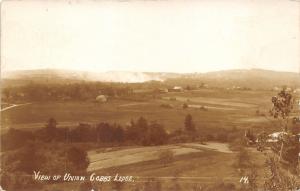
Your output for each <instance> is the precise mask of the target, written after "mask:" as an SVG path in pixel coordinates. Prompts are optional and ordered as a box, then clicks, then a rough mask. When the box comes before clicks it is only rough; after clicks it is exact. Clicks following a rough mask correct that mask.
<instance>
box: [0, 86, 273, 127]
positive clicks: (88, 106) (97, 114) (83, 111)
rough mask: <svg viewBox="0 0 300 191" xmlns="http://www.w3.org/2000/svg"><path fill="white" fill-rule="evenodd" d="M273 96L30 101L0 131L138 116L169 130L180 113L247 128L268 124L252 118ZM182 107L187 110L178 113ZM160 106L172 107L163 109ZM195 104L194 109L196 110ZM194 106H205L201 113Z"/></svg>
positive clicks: (200, 121)
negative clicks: (98, 101)
mask: <svg viewBox="0 0 300 191" xmlns="http://www.w3.org/2000/svg"><path fill="white" fill-rule="evenodd" d="M274 93H275V92H270V91H269V92H268V91H266V92H264V91H226V90H200V91H190V92H178V93H167V94H162V96H161V97H160V98H156V99H149V100H148V101H143V102H137V101H127V100H122V99H111V100H109V101H108V102H107V103H95V102H93V101H84V102H75V101H73V102H70V101H69V102H50V101H49V102H41V103H31V104H27V105H23V106H19V107H15V108H11V109H9V110H5V111H3V112H2V113H1V114H2V117H1V119H2V120H1V121H2V122H1V128H2V129H6V128H11V127H13V128H36V127H43V126H44V124H45V122H46V121H47V120H48V119H49V118H50V117H54V118H55V119H56V120H57V121H58V126H72V125H74V124H78V123H98V122H104V121H107V122H111V123H114V122H116V123H119V124H122V125H126V124H128V123H129V122H130V120H131V119H137V118H138V117H140V116H143V117H145V118H147V119H149V121H152V120H154V121H157V122H159V123H161V124H163V125H164V127H165V128H166V129H168V130H169V131H172V130H176V129H180V128H182V127H183V120H184V117H185V115H186V114H188V113H190V114H192V116H193V118H194V120H195V123H196V124H197V127H198V128H206V129H209V128H225V129H226V128H232V127H238V128H248V127H249V126H251V125H253V122H254V124H255V123H266V124H268V123H269V122H268V120H271V119H266V118H265V117H262V116H256V114H255V112H256V110H258V109H259V111H260V112H261V113H265V114H267V112H268V109H269V108H270V107H271V102H270V97H271V96H272V95H273V94H274ZM170 98H176V100H173V99H170ZM183 103H187V104H188V105H190V108H187V109H183V108H182V104H183ZM162 104H169V105H172V107H173V108H163V107H161V105H162ZM197 106H199V107H197ZM200 106H204V107H206V108H207V111H205V110H201V109H200Z"/></svg>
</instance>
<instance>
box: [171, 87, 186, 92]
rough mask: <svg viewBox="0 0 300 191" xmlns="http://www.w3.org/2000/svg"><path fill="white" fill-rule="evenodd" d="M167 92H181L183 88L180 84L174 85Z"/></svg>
mask: <svg viewBox="0 0 300 191" xmlns="http://www.w3.org/2000/svg"><path fill="white" fill-rule="evenodd" d="M168 91H169V92H183V88H182V87H181V86H174V87H173V88H171V89H169V90H168Z"/></svg>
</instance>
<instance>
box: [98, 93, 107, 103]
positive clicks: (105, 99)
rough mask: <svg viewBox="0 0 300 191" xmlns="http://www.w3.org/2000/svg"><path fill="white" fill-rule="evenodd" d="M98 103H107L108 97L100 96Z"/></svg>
mask: <svg viewBox="0 0 300 191" xmlns="http://www.w3.org/2000/svg"><path fill="white" fill-rule="evenodd" d="M96 102H99V103H104V102H107V97H106V96H105V95H98V96H97V97H96Z"/></svg>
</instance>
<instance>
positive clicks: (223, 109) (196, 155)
mask: <svg viewBox="0 0 300 191" xmlns="http://www.w3.org/2000/svg"><path fill="white" fill-rule="evenodd" d="M274 94H276V92H272V91H234V90H218V89H202V90H197V91H187V92H174V93H165V94H161V95H160V96H159V97H155V98H149V99H148V100H147V101H135V100H130V101H129V100H126V99H122V98H112V99H108V102H106V103H96V102H94V101H93V100H91V101H65V102H63V101H60V102H53V101H49V102H33V103H22V104H20V105H17V106H15V107H11V108H9V109H6V110H4V111H2V112H1V114H2V116H1V128H2V132H5V131H6V130H8V129H9V128H17V129H18V128H19V129H37V128H43V127H45V124H46V121H47V120H48V119H49V118H50V117H53V118H55V119H56V120H57V122H58V127H74V126H77V125H78V124H79V123H90V124H92V125H95V124H97V123H99V122H109V123H118V124H121V125H122V126H126V125H128V124H129V123H130V121H131V120H132V119H133V120H136V119H137V118H138V117H141V116H143V117H145V118H146V119H147V120H148V121H157V122H158V123H160V124H162V125H163V126H164V128H165V129H167V131H168V132H172V131H175V130H178V129H183V128H184V118H185V116H186V115H187V114H191V115H192V116H193V120H194V122H195V124H196V129H198V130H199V131H200V132H203V133H210V134H217V133H219V132H220V131H222V130H226V131H231V132H233V131H237V130H238V131H240V132H242V134H243V132H244V131H245V130H246V129H252V130H254V131H262V130H263V129H265V130H267V131H268V130H269V131H270V132H271V131H272V130H273V129H274V128H276V126H274V124H275V121H274V119H272V118H271V117H269V116H268V110H269V109H270V108H271V100H270V98H271V97H272V96H273V95H274ZM11 104H14V103H11ZM183 104H187V105H188V107H187V108H183ZM166 105H167V106H168V107H164V106H166ZM4 109H5V108H4ZM227 141H229V142H230V141H233V140H227ZM166 150H169V151H172V152H173V153H174V159H173V160H172V161H171V162H167V164H162V163H161V160H160V157H159V154H160V153H161V152H163V151H166ZM249 152H250V156H251V158H252V159H253V160H254V161H256V165H257V167H258V169H259V170H258V174H260V177H263V176H264V173H265V172H264V170H263V165H264V161H265V156H263V154H261V153H260V152H258V151H256V150H255V149H250V150H249ZM88 157H89V160H90V165H89V167H88V172H89V173H92V172H95V173H96V174H99V175H114V174H122V175H130V176H134V177H135V182H134V183H130V184H127V185H126V187H128V189H129V188H131V187H133V186H137V185H140V184H143V183H144V182H147V181H149V180H151V178H156V180H159V181H160V182H162V183H164V182H165V184H164V186H163V187H168V186H170V185H172V184H173V183H174V181H177V182H180V184H181V186H184V187H185V189H184V190H191V189H192V188H191V185H193V184H211V183H215V182H220V181H223V182H228V183H233V184H235V185H240V184H241V183H240V182H239V181H240V178H241V172H240V171H239V169H238V168H237V167H236V161H237V152H236V151H232V150H231V148H230V147H229V145H228V143H216V142H206V143H204V144H203V143H200V142H196V141H195V142H189V143H178V144H169V145H163V146H149V147H137V146H128V147H126V146H123V147H109V148H93V149H91V150H89V151H88ZM262 181H263V179H262V178H261V179H259V180H258V183H259V184H261V183H262ZM172 182H173V183H172ZM48 186H49V188H50V189H51V188H55V186H57V185H48ZM77 186H78V185H76V184H66V185H65V187H66V188H68V189H76V188H77ZM102 186H103V188H107V189H108V190H109V188H111V187H110V186H111V185H102Z"/></svg>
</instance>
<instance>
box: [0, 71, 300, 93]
mask: <svg viewBox="0 0 300 191" xmlns="http://www.w3.org/2000/svg"><path fill="white" fill-rule="evenodd" d="M1 78H2V82H4V85H5V83H8V84H14V85H21V84H24V83H28V82H35V83H74V82H82V81H101V82H128V83H136V82H146V81H164V82H165V83H166V84H168V85H171V86H173V85H174V86H175V85H178V86H187V85H192V86H193V85H194V86H195V85H200V84H202V83H205V84H207V85H209V86H210V87H222V88H228V87H233V86H239V87H247V88H252V89H270V88H273V87H275V86H278V87H280V86H282V85H287V86H290V87H294V88H296V87H299V86H300V75H299V74H297V73H291V72H275V71H269V70H259V69H252V70H227V71H218V72H208V73H188V74H178V73H159V72H155V73H154V72H126V71H111V72H104V73H96V72H81V71H70V70H46V69H45V70H23V71H13V72H7V73H4V74H2V76H1Z"/></svg>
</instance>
